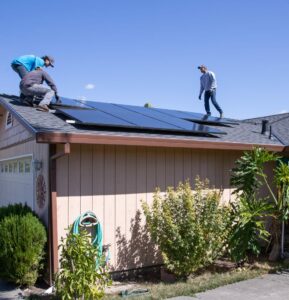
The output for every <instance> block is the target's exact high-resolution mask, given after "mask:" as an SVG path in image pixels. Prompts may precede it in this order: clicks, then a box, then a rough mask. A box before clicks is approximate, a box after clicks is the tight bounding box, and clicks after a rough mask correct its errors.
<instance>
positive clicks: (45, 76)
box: [42, 71, 57, 95]
mask: <svg viewBox="0 0 289 300" xmlns="http://www.w3.org/2000/svg"><path fill="white" fill-rule="evenodd" d="M42 72H43V73H42V76H43V77H42V78H43V80H44V81H45V82H46V84H47V85H48V86H50V87H51V89H52V90H53V91H54V92H55V95H57V87H56V85H55V83H54V81H53V79H52V78H51V77H50V76H49V75H48V73H46V72H44V71H42Z"/></svg>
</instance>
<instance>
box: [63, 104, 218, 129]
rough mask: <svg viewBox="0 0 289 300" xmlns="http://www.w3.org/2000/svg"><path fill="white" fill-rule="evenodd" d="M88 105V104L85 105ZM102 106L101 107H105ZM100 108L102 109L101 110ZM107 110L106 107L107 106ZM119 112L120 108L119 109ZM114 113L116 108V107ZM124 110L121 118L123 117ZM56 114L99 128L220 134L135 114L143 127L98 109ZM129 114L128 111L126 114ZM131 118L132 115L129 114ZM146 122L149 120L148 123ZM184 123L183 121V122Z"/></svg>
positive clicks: (195, 125)
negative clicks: (186, 127)
mask: <svg viewBox="0 0 289 300" xmlns="http://www.w3.org/2000/svg"><path fill="white" fill-rule="evenodd" d="M87 104H88V103H87ZM108 105H109V106H110V107H111V108H112V107H114V106H116V105H113V104H108ZM105 106H106V105H104V106H103V107H105ZM103 107H102V109H103ZM107 108H108V106H107ZM119 109H120V110H121V108H119ZM116 111H119V110H118V107H117V106H116ZM125 111H126V110H125V109H124V112H123V113H124V114H123V116H124V117H125ZM57 112H58V113H59V112H60V113H62V114H64V115H66V116H67V117H68V118H71V119H73V120H75V121H76V123H78V124H80V125H88V126H91V125H93V126H101V127H120V128H127V129H133V130H153V131H166V132H182V133H186V134H188V133H189V134H201V135H211V134H214V133H221V132H220V131H219V130H211V128H209V127H208V126H204V125H200V124H196V123H191V122H186V123H188V124H189V125H190V127H189V128H188V129H184V128H180V127H178V126H175V125H172V124H170V123H164V122H162V121H158V122H157V120H155V119H153V118H144V116H143V115H141V114H138V113H135V115H136V117H137V116H138V118H139V120H141V119H143V121H139V122H140V123H141V122H143V125H138V124H136V123H133V122H132V118H129V120H130V121H129V120H126V119H124V118H120V117H118V116H115V115H113V114H111V113H108V112H104V111H101V110H98V109H91V110H90V109H73V108H60V107H59V108H57ZM129 113H130V112H129V111H128V114H129ZM131 116H132V114H131ZM148 120H151V122H150V123H149V122H148ZM184 122H185V121H184Z"/></svg>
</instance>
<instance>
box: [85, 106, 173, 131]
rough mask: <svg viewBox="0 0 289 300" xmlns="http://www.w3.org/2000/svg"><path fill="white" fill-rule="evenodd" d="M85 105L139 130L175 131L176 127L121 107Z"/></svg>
mask: <svg viewBox="0 0 289 300" xmlns="http://www.w3.org/2000/svg"><path fill="white" fill-rule="evenodd" d="M86 105H89V106H91V107H93V108H95V109H97V110H100V111H102V112H105V113H107V114H109V115H112V116H114V117H117V118H120V119H122V120H125V121H127V122H130V123H132V124H134V125H135V126H137V127H140V128H151V129H177V127H176V126H169V124H167V123H165V122H162V121H159V120H156V119H153V118H150V117H147V116H144V115H140V114H138V113H136V112H133V111H130V110H127V109H125V108H122V107H120V106H117V105H114V104H110V103H104V102H93V101H87V102H86Z"/></svg>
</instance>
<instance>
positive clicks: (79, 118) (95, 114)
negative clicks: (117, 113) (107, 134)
mask: <svg viewBox="0 0 289 300" xmlns="http://www.w3.org/2000/svg"><path fill="white" fill-rule="evenodd" d="M57 112H61V113H63V114H65V115H66V116H68V117H69V118H72V120H75V121H76V122H77V123H80V124H83V125H99V126H117V127H119V126H121V127H130V126H131V125H132V124H131V123H129V122H126V121H124V120H121V119H119V118H115V117H113V116H112V115H109V114H106V113H104V112H102V111H98V110H94V109H74V108H60V107H59V108H57Z"/></svg>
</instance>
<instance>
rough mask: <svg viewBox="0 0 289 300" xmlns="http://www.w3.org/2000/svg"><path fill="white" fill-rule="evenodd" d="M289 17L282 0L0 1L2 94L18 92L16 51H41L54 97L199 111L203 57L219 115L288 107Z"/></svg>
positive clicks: (287, 6)
mask: <svg viewBox="0 0 289 300" xmlns="http://www.w3.org/2000/svg"><path fill="white" fill-rule="evenodd" d="M288 13H289V1H288V0H276V1H272V0H242V1H241V0H239V1H237V0H234V1H233V0H142V1H141V0H130V1H128V0H114V1H112V0H102V1H98V0H77V1H76V0H70V1H68V0H49V1H39V0H25V1H20V0H9V1H8V0H7V1H4V0H3V1H1V18H0V28H1V47H0V86H1V89H0V92H1V93H8V94H11V93H14V94H15V93H18V83H19V79H18V77H17V75H16V73H14V72H13V71H12V69H11V68H10V62H11V60H12V59H13V58H14V57H17V56H19V55H23V54H35V55H39V56H41V55H43V54H46V53H47V54H50V55H53V56H54V57H55V61H56V63H55V68H54V69H51V68H49V69H48V71H49V73H50V74H51V75H52V77H53V78H54V79H55V81H56V83H57V85H58V88H59V92H60V95H61V96H67V97H72V98H80V97H85V98H86V99H88V100H97V101H105V102H116V103H126V104H136V105H143V104H144V103H145V102H151V103H152V104H153V105H154V106H157V107H166V108H176V109H180V110H190V111H196V112H204V108H203V102H201V101H199V100H198V92H199V77H200V74H199V71H198V70H197V65H198V64H202V63H203V64H206V65H207V66H208V67H209V69H211V70H212V71H214V72H215V73H216V76H217V81H218V90H217V100H218V102H219V104H220V105H221V107H222V108H223V110H224V112H225V116H227V117H237V118H246V117H254V116H261V115H266V114H273V113H279V112H285V111H289V93H288V89H287V87H288V85H289V59H288V56H289V34H288V29H289V17H288ZM87 85H89V86H87ZM87 87H90V88H91V89H87ZM212 112H213V114H216V111H215V110H213V109H212Z"/></svg>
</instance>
